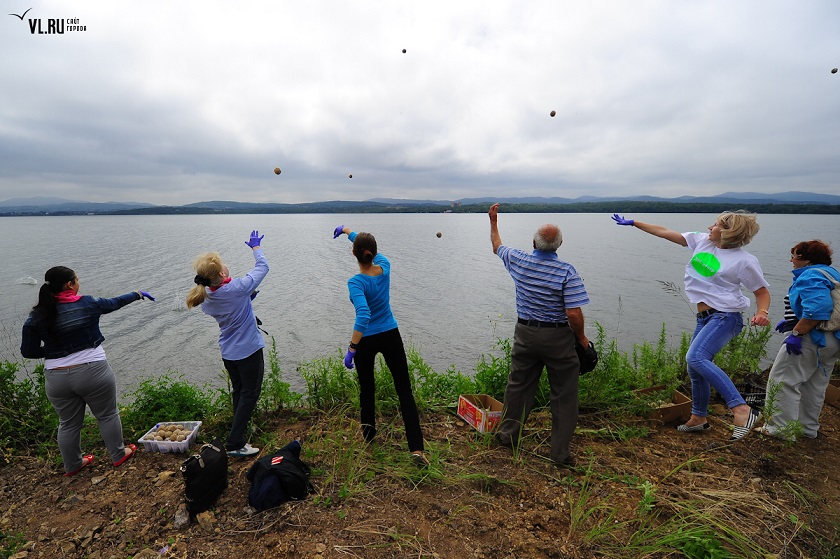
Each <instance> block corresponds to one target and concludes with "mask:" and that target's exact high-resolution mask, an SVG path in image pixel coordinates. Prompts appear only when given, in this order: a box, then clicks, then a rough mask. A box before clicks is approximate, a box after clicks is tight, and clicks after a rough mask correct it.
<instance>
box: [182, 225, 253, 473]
mask: <svg viewBox="0 0 840 559" xmlns="http://www.w3.org/2000/svg"><path fill="white" fill-rule="evenodd" d="M263 237H265V235H260V234H259V232H258V231H251V236H250V238H249V239H248V240H247V241H245V244H246V245H248V247H249V248H250V249H251V250H252V251H253V254H254V269H253V270H251V271H250V272H248V273H247V274H245V276H244V277H241V278H232V277H231V275H230V269H228V267H227V266H226V265H225V263H224V262H222V257H221V255H219V253H218V252H206V253H204V254H200V255H198V256H197V257H196V259H195V261H193V268H195V273H196V275H195V278H194V279H193V281H194V282H195V286H194V287H193V288H192V290H190V292H189V294H187V308H189V309H191V308H193V307H196V306H198V305H201V310H202V311H204V313H205V314H208V315H210V316H212V317H213V318H215V319H216V322H217V323H218V324H219V348H220V349H221V351H222V363H224V365H225V370H226V371H227V373H228V376H229V377H230V384H231V388H232V394H231V396H232V400H233V422H232V423H231V426H230V434H229V435H228V438H227V441H226V442H225V449H226V450H227V453H228V454H229V455H230V456H236V457H247V456H253V455H254V454H259V452H260V449H259V448H257V447H255V446H251V445H250V444H248V443H247V442H246V439H245V430H246V428H247V427H248V422H249V421H251V415H253V413H254V410H255V409H256V407H257V402H259V399H260V393H261V392H262V383H263V377H264V375H265V359H264V357H263V348H264V347H265V342H264V341H263V337H262V334H260V331H259V328H257V317H256V316H254V309H253V307H252V306H251V301H252V300H253V299H254V297H256V295H257V291H256V289H257V287H259V285H260V283H262V281H263V279H265V276H266V274H268V260H266V258H265V253H264V252H263V250H262V247H261V246H260V243H261V242H262V240H263Z"/></svg>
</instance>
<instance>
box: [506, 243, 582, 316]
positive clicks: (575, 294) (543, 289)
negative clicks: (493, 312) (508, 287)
mask: <svg viewBox="0 0 840 559" xmlns="http://www.w3.org/2000/svg"><path fill="white" fill-rule="evenodd" d="M496 254H497V255H498V256H499V258H501V259H502V262H503V263H504V265H505V268H507V271H508V272H509V273H510V276H511V277H512V278H513V284H514V286H515V287H516V314H518V315H519V318H523V319H525V320H539V321H541V322H568V321H569V319H568V317H567V316H566V308H570V309H574V308H578V307H582V306H583V305H586V304H588V303H589V295H587V293H586V288H585V287H584V286H583V280H581V279H580V276H579V275H578V273H577V270H575V267H574V266H572V265H571V264H569V263H568V262H563V261H562V260H560V259H559V258H558V257H557V253H556V252H549V251H545V250H534V252H533V253H532V254H528V253H527V252H525V251H524V250H519V249H515V248H510V247H506V246H504V245H502V246H500V247H499V248H498V250H497V251H496Z"/></svg>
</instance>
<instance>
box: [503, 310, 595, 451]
mask: <svg viewBox="0 0 840 559" xmlns="http://www.w3.org/2000/svg"><path fill="white" fill-rule="evenodd" d="M543 367H545V369H546V371H547V373H548V383H549V386H550V388H551V395H550V401H551V459H552V460H553V461H554V462H557V463H562V462H565V461H566V460H568V459H569V458H570V457H571V452H570V450H569V445H570V443H571V441H572V435H574V433H575V426H576V425H577V419H578V381H579V377H580V372H579V371H580V362H579V361H578V358H577V353H575V336H574V334H573V333H572V330H571V328H568V327H564V328H537V327H535V326H525V325H524V324H517V325H516V330H515V331H514V335H513V348H512V350H511V363H510V375H509V376H508V381H507V386H506V387H505V401H504V405H505V410H504V414H503V417H502V421H501V423H500V424H499V428H498V432H497V435H498V437H499V440H500V441H502V442H503V443H505V444H512V445H516V444H517V443H518V442H519V438H520V436H521V434H522V428H523V425H524V423H525V421H526V420H527V419H528V414H529V413H530V412H531V407H532V406H533V405H534V398H535V397H536V393H537V388H539V383H540V377H541V376H542V370H543Z"/></svg>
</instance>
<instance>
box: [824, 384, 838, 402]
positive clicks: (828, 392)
mask: <svg viewBox="0 0 840 559" xmlns="http://www.w3.org/2000/svg"><path fill="white" fill-rule="evenodd" d="M825 403H826V404H828V405H829V406H834V407H835V408H840V378H833V379H831V380H829V381H828V386H826V387H825Z"/></svg>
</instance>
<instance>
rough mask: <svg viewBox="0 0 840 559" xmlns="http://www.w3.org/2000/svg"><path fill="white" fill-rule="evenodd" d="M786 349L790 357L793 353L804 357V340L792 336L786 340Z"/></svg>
mask: <svg viewBox="0 0 840 559" xmlns="http://www.w3.org/2000/svg"><path fill="white" fill-rule="evenodd" d="M785 349H787V352H788V355H790V354H791V353H792V354H794V355H802V338H800V337H799V336H794V335H793V334H791V335H790V336H788V337H787V338H785Z"/></svg>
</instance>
